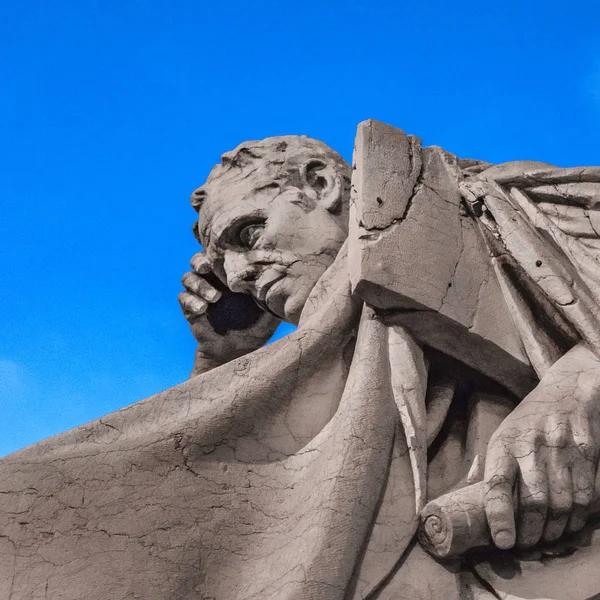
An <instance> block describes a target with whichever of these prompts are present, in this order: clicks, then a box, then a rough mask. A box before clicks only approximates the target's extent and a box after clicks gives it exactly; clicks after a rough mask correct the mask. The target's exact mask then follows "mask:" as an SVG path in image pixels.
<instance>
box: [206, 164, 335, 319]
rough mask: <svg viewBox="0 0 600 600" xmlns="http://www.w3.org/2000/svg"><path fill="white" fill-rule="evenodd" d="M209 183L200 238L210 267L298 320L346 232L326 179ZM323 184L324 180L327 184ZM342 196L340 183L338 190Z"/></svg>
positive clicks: (231, 285) (273, 308)
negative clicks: (334, 210) (329, 196)
mask: <svg viewBox="0 0 600 600" xmlns="http://www.w3.org/2000/svg"><path fill="white" fill-rule="evenodd" d="M252 179H253V180H252V181H249V178H243V179H242V180H241V181H239V182H234V181H231V180H230V181H229V182H227V183H226V184H224V183H221V184H216V183H215V184H213V185H210V184H207V185H205V186H203V190H202V191H200V188H199V190H197V191H196V192H195V193H202V194H204V193H205V192H206V191H207V187H208V194H207V199H206V200H205V201H204V202H203V204H202V209H201V216H200V221H199V236H200V240H201V243H202V245H203V246H204V249H205V251H206V253H207V256H208V257H209V260H210V262H211V265H212V267H213V271H214V272H215V274H217V276H219V277H220V278H221V279H222V280H223V281H225V282H226V283H227V285H228V287H229V288H230V289H231V290H232V291H236V292H243V293H247V294H250V295H251V296H252V297H253V298H254V299H255V300H256V302H257V303H258V304H259V305H261V306H263V307H265V308H267V309H268V310H269V311H271V312H272V313H274V314H275V315H277V316H278V317H279V318H281V319H283V320H285V321H288V322H291V323H295V324H297V323H298V320H299V318H300V313H301V312H302V308H303V307H304V304H305V302H306V300H307V298H308V296H309V294H310V292H311V290H312V289H313V287H314V286H315V284H316V282H317V281H318V279H319V278H320V277H321V275H322V274H323V273H324V271H325V270H326V269H327V268H328V267H329V265H331V263H332V262H333V260H334V259H335V257H336V255H337V253H338V251H339V249H340V247H341V246H342V244H343V243H344V240H345V239H346V237H347V215H346V212H345V211H342V213H341V214H333V213H332V212H331V210H330V206H329V204H328V201H327V194H326V191H327V185H328V184H327V178H326V177H321V178H319V185H318V189H317V187H316V186H315V187H313V186H312V185H310V184H309V183H306V184H305V185H303V184H302V183H300V185H301V186H302V187H294V185H288V184H282V183H280V182H279V183H278V182H277V181H273V180H272V179H269V177H268V176H266V174H263V176H262V177H261V176H259V175H257V176H255V177H253V178H252ZM324 182H325V183H324ZM335 193H337V194H338V196H339V189H337V190H336V192H335Z"/></svg>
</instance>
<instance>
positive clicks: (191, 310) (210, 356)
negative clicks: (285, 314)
mask: <svg viewBox="0 0 600 600" xmlns="http://www.w3.org/2000/svg"><path fill="white" fill-rule="evenodd" d="M190 264H191V266H192V269H193V271H190V272H188V273H186V274H185V275H184V276H183V278H182V280H181V283H182V285H183V287H184V288H185V291H184V292H181V293H180V294H179V304H180V305H181V309H182V310H183V314H184V316H185V318H186V319H187V320H188V322H189V324H190V328H191V330H192V333H193V335H194V337H195V338H196V341H197V342H198V350H197V352H196V359H197V361H198V360H202V361H203V362H205V363H206V364H207V365H209V366H211V367H214V366H218V365H222V364H225V363H226V362H229V361H230V360H233V359H235V358H238V357H239V356H242V355H244V354H247V353H248V352H252V351H254V350H257V349H258V348H260V347H261V346H263V345H264V344H265V343H266V342H267V341H268V340H269V338H270V337H271V336H272V335H273V333H274V332H275V329H277V326H278V325H279V322H280V321H279V319H277V318H276V317H274V316H272V315H271V314H269V313H266V312H265V311H263V310H262V309H261V308H259V307H258V306H257V305H256V303H255V302H254V300H253V299H252V298H251V297H250V296H248V295H246V294H237V293H234V292H232V291H231V290H229V289H228V288H227V287H226V286H225V285H224V284H223V283H222V282H221V281H220V280H219V279H218V278H217V277H216V275H214V273H212V272H211V268H210V264H209V262H208V260H207V258H206V256H205V254H204V253H203V252H198V253H197V254H195V255H194V256H193V257H192V260H191V263H190ZM200 370H207V369H200ZM195 371H197V369H195Z"/></svg>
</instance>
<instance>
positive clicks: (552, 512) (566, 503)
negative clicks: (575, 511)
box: [548, 496, 573, 519]
mask: <svg viewBox="0 0 600 600" xmlns="http://www.w3.org/2000/svg"><path fill="white" fill-rule="evenodd" d="M572 508H573V501H572V498H571V497H570V496H569V497H564V498H556V499H554V500H552V501H551V502H550V503H549V504H548V515H549V516H550V518H551V519H556V518H560V517H564V516H565V515H568V514H569V513H570V512H571V509H572Z"/></svg>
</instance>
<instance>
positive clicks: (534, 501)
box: [485, 342, 600, 549]
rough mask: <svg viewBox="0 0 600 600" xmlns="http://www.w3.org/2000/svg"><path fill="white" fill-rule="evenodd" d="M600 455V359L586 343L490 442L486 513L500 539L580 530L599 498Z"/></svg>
mask: <svg viewBox="0 0 600 600" xmlns="http://www.w3.org/2000/svg"><path fill="white" fill-rule="evenodd" d="M599 455H600V359H598V357H597V356H596V355H595V354H594V353H593V352H592V351H591V350H590V348H589V347H588V346H587V345H586V344H585V343H583V342H582V343H580V344H578V345H576V346H575V347H574V348H572V349H571V350H570V351H569V352H567V353H566V354H565V355H564V356H563V357H562V358H560V359H559V360H558V361H557V362H556V363H555V364H554V365H553V366H552V367H550V369H549V370H548V371H547V373H546V374H545V375H544V376H543V377H542V379H541V381H540V383H539V385H538V386H537V387H536V388H535V389H534V390H533V391H532V392H531V393H530V394H529V395H528V396H527V397H526V398H525V399H524V400H523V401H522V402H521V403H520V404H519V405H518V406H517V408H516V409H515V410H514V411H513V412H512V413H511V414H510V415H509V416H508V417H507V418H506V419H505V420H504V422H503V423H502V425H501V426H500V427H499V428H498V430H497V431H496V432H495V433H494V435H493V436H492V438H491V440H490V443H489V446H488V454H487V458H486V470H485V485H486V495H485V510H486V515H487V519H488V522H489V525H490V530H491V532H492V537H493V539H494V542H495V544H496V545H497V546H498V547H500V548H503V549H506V548H510V547H512V546H513V545H515V544H516V545H518V546H521V547H531V546H534V545H536V544H537V543H538V542H539V541H540V540H542V541H545V542H553V541H555V540H557V539H558V538H560V537H561V536H562V535H563V533H572V532H575V531H578V530H579V529H581V528H582V527H583V526H584V525H585V522H586V519H587V517H588V515H589V514H590V509H591V505H592V502H593V501H594V500H595V495H596V492H595V479H596V471H597V467H598V458H599ZM514 490H518V492H517V493H516V494H515V493H514ZM515 509H516V510H515ZM515 515H516V516H515Z"/></svg>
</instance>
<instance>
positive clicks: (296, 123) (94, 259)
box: [0, 0, 600, 455]
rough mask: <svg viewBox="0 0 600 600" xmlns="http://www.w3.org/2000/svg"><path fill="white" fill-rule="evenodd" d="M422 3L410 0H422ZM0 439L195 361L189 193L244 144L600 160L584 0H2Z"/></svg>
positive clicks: (126, 393)
mask: <svg viewBox="0 0 600 600" xmlns="http://www.w3.org/2000/svg"><path fill="white" fill-rule="evenodd" d="M414 4H416V6H414ZM2 12H3V16H2V19H1V20H0V112H1V115H2V116H1V118H0V136H1V139H2V143H1V144H0V153H1V155H0V174H1V176H0V205H1V208H2V215H1V217H0V285H1V289H2V294H0V407H1V410H2V418H1V419H0V455H3V454H6V453H9V452H12V451H14V450H16V449H18V448H20V447H23V446H25V445H28V444H30V443H33V442H35V441H37V440H39V439H42V438H44V437H47V436H49V435H52V434H54V433H58V432H60V431H63V430H65V429H68V428H70V427H74V426H76V425H78V424H81V423H83V422H86V421H89V420H91V419H93V418H96V417H99V416H101V415H103V414H106V413H108V412H110V411H112V410H115V409H118V408H120V407H121V406H124V405H127V404H130V403H132V402H134V401H136V400H138V399H141V398H143V397H145V396H148V395H150V394H153V393H155V392H158V391H161V390H162V389H165V388H167V387H169V386H171V385H174V384H176V383H178V382H180V381H182V380H183V379H185V378H187V376H188V373H189V370H190V368H191V365H192V357H193V351H194V341H193V339H192V337H191V334H190V333H189V330H188V328H187V325H186V323H185V321H184V319H183V317H182V316H181V315H180V312H179V307H178V304H177V294H178V292H179V291H180V289H181V288H180V283H179V280H180V277H181V275H182V274H183V273H184V272H185V271H186V270H187V268H188V260H189V258H190V256H191V255H192V254H193V253H194V252H195V251H197V245H196V242H195V240H194V238H193V236H192V233H191V224H192V222H193V219H194V212H193V210H192V209H191V208H190V206H189V204H188V197H189V193H190V191H191V190H192V189H194V188H195V187H196V186H197V185H199V184H201V183H202V182H203V180H204V178H205V176H206V175H207V173H208V171H209V170H210V168H211V166H212V165H213V164H214V163H215V162H217V161H218V158H219V155H220V153H222V152H223V151H226V150H229V149H231V148H233V147H234V146H235V145H237V144H238V143H239V142H241V141H243V140H246V139H256V138H263V137H266V136H269V135H282V134H289V133H298V134H301V133H304V134H308V135H310V136H313V137H317V138H320V139H322V140H323V141H325V142H327V143H329V144H330V145H331V146H333V147H334V148H335V149H337V150H338V151H339V152H341V153H342V155H344V156H345V157H346V158H348V159H350V157H351V152H352V144H353V137H354V132H355V128H356V125H357V123H358V122H360V121H361V120H363V119H366V118H370V117H372V118H376V119H379V120H382V121H385V122H387V123H390V124H392V125H395V126H398V127H401V128H402V129H404V130H406V131H407V132H409V133H414V134H417V135H419V136H420V137H422V138H423V140H424V142H425V143H426V144H439V145H441V146H443V147H445V148H446V149H448V150H450V151H453V152H455V153H457V154H459V155H461V156H464V157H474V158H482V159H486V160H489V161H493V162H501V161H506V160H514V159H521V158H532V159H536V160H544V161H548V162H551V163H555V164H559V165H563V166H569V165H580V164H582V165H583V164H595V165H599V164H600V147H599V144H598V140H600V135H599V134H600V27H598V23H599V22H600V5H599V4H598V2H597V1H588V2H585V1H577V0H575V1H572V2H558V1H555V0H545V1H544V2H541V1H537V0H533V1H529V2H522V1H517V0H507V1H505V2H490V3H482V2H480V1H477V2H474V1H471V0H466V1H463V2H444V1H427V0H423V1H421V2H417V3H413V2H399V1H396V2H383V1H378V0H371V1H369V2H363V1H360V2H359V1H354V0H347V1H345V2H342V1H327V0H325V1H324V2H320V3H312V4H310V3H309V4H306V3H295V2H283V1H282V2H266V1H261V0H255V1H253V2H241V1H239V0H229V1H228V2H224V3H217V2H210V3H207V2H202V1H200V2H199V1H198V0H195V1H192V0H185V1H169V2H167V1H164V0H161V1H159V0H147V1H145V2H142V1H140V0H125V1H123V0H121V1H119V2H116V1H114V0H103V1H102V2H100V1H99V0H86V1H85V2H75V1H73V0H61V1H60V2H57V1H54V2H52V1H47V2H42V1H40V0H32V1H31V2H26V3H16V2H11V3H5V4H4V5H3V11H2Z"/></svg>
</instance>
